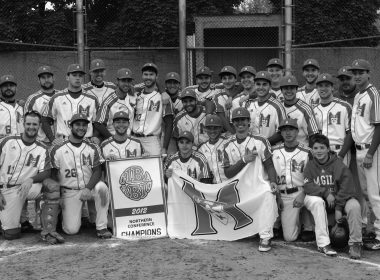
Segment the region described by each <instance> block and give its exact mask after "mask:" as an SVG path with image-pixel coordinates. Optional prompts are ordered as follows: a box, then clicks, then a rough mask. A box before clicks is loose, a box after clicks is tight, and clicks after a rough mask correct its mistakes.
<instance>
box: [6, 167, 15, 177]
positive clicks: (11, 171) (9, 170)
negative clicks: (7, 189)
mask: <svg viewBox="0 0 380 280" xmlns="http://www.w3.org/2000/svg"><path fill="white" fill-rule="evenodd" d="M14 172H15V167H14V166H12V165H8V171H7V174H10V175H11V174H13V173H14Z"/></svg>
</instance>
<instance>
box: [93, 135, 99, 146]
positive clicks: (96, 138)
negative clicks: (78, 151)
mask: <svg viewBox="0 0 380 280" xmlns="http://www.w3.org/2000/svg"><path fill="white" fill-rule="evenodd" d="M91 142H92V143H94V144H95V145H100V139H99V138H98V137H96V136H93V137H91Z"/></svg>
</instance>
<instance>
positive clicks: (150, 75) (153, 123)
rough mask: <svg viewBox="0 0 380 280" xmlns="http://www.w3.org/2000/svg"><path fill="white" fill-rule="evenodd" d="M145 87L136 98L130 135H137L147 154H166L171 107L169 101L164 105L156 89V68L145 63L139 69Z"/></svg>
mask: <svg viewBox="0 0 380 280" xmlns="http://www.w3.org/2000/svg"><path fill="white" fill-rule="evenodd" d="M141 72H142V79H143V82H144V84H145V88H144V89H143V90H142V91H141V93H140V94H139V95H138V97H137V99H136V107H135V119H134V121H133V126H132V135H133V136H134V137H138V138H139V140H140V142H141V144H142V146H143V148H144V151H145V152H147V153H148V154H149V155H161V153H162V154H166V151H167V149H168V146H169V141H170V137H171V131H172V130H173V118H174V113H173V107H172V104H171V102H170V101H169V103H168V104H166V105H164V104H163V101H162V96H161V94H160V93H159V92H158V91H157V90H156V89H157V86H156V83H157V75H158V68H157V66H156V65H155V64H154V63H146V64H144V66H143V67H142V69H141ZM163 122H164V127H165V131H164V143H163V147H162V149H161V139H160V136H161V130H162V124H163Z"/></svg>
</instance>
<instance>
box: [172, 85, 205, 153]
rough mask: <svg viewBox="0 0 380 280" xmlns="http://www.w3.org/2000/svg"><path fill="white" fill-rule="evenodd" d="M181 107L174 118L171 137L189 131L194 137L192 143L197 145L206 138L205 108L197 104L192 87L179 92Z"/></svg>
mask: <svg viewBox="0 0 380 280" xmlns="http://www.w3.org/2000/svg"><path fill="white" fill-rule="evenodd" d="M181 101H182V104H183V109H184V110H182V111H181V112H180V113H179V114H178V115H177V116H176V118H175V119H174V125H173V137H174V138H175V139H178V138H179V135H180V134H181V133H182V132H184V131H189V132H191V134H192V135H193V137H194V140H193V142H194V145H195V146H198V145H200V144H201V143H203V142H206V141H207V140H208V135H207V133H206V131H205V129H204V128H205V121H206V109H205V108H204V107H203V106H202V105H197V95H196V93H195V91H194V90H192V89H185V90H184V91H182V93H181Z"/></svg>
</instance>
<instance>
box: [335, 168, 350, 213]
mask: <svg viewBox="0 0 380 280" xmlns="http://www.w3.org/2000/svg"><path fill="white" fill-rule="evenodd" d="M338 164H340V166H339V167H338V168H339V169H338V170H339V171H340V178H338V180H339V189H338V190H337V193H336V196H335V210H339V211H343V210H344V206H345V205H346V202H347V201H348V200H349V199H350V198H352V197H355V185H354V178H353V177H352V173H351V171H350V170H349V169H348V167H347V166H345V165H344V163H343V162H340V163H338ZM335 170H336V169H335Z"/></svg>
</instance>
